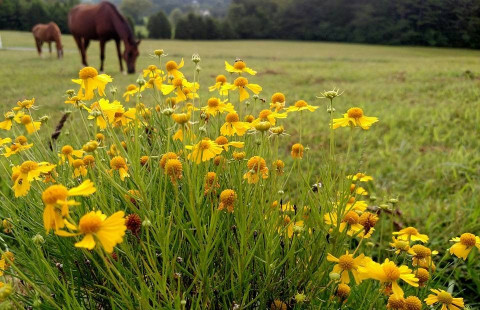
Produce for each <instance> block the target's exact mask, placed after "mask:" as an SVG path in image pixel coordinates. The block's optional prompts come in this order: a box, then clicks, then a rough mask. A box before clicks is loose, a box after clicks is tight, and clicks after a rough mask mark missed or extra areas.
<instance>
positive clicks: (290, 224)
mask: <svg viewBox="0 0 480 310" xmlns="http://www.w3.org/2000/svg"><path fill="white" fill-rule="evenodd" d="M303 226H304V223H303V221H296V222H295V221H292V220H291V219H290V216H288V215H284V216H283V219H282V225H281V226H280V228H278V232H279V233H282V231H285V232H286V234H287V236H288V238H292V237H293V235H294V234H295V233H300V232H302V231H303V230H304V227H303Z"/></svg>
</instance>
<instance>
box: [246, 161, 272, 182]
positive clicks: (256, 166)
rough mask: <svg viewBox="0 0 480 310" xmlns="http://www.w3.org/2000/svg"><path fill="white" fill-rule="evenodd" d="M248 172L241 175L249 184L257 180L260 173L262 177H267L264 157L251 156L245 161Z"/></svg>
mask: <svg viewBox="0 0 480 310" xmlns="http://www.w3.org/2000/svg"><path fill="white" fill-rule="evenodd" d="M247 168H248V172H247V173H245V174H244V175H243V178H244V179H247V181H248V183H249V184H254V183H257V182H258V181H259V179H260V178H259V176H260V175H261V176H262V178H263V179H266V178H268V168H267V163H266V162H265V159H263V158H262V157H260V156H253V157H251V158H250V159H249V160H248V162H247Z"/></svg>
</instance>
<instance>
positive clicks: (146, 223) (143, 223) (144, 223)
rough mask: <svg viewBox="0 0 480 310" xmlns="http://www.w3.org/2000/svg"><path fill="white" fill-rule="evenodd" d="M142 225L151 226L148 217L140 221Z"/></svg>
mask: <svg viewBox="0 0 480 310" xmlns="http://www.w3.org/2000/svg"><path fill="white" fill-rule="evenodd" d="M142 226H143V227H145V228H148V227H150V226H152V222H150V220H149V219H145V220H144V221H143V222H142Z"/></svg>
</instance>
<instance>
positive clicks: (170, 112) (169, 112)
mask: <svg viewBox="0 0 480 310" xmlns="http://www.w3.org/2000/svg"><path fill="white" fill-rule="evenodd" d="M173 112H175V110H174V109H171V108H165V109H163V110H162V112H161V113H162V114H163V115H166V116H170V115H172V114H173Z"/></svg>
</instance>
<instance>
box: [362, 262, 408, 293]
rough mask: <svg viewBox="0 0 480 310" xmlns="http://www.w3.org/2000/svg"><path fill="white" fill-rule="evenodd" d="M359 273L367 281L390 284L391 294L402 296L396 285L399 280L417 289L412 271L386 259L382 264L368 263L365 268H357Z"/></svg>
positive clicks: (399, 288)
mask: <svg viewBox="0 0 480 310" xmlns="http://www.w3.org/2000/svg"><path fill="white" fill-rule="evenodd" d="M359 271H360V272H361V273H362V274H363V275H364V276H365V278H368V279H374V280H377V281H380V283H385V284H391V285H392V290H393V294H395V295H397V296H403V290H402V288H401V287H400V285H398V281H399V280H403V281H405V282H406V283H407V284H409V285H411V286H414V287H418V279H417V278H416V277H415V275H414V274H413V273H412V270H411V269H409V268H408V267H407V266H405V265H401V266H400V267H398V266H397V265H395V263H394V262H392V261H390V260H389V259H388V258H387V259H385V262H384V263H383V264H379V263H377V262H374V261H369V262H367V264H366V265H365V266H361V267H359Z"/></svg>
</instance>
